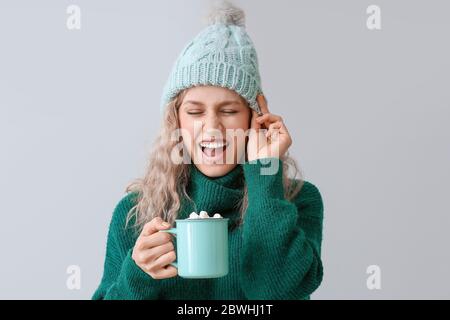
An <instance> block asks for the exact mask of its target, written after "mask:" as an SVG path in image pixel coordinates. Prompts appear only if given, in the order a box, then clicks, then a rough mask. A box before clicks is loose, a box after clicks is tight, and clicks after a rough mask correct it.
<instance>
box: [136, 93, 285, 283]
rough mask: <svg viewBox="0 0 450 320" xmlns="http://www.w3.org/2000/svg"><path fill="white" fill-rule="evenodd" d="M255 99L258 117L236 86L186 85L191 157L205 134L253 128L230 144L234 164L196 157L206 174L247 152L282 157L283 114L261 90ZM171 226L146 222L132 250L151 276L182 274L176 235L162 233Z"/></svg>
mask: <svg viewBox="0 0 450 320" xmlns="http://www.w3.org/2000/svg"><path fill="white" fill-rule="evenodd" d="M257 101H258V104H259V106H260V108H261V111H262V115H260V116H259V115H258V114H257V113H256V111H254V110H252V109H250V108H249V107H248V106H247V104H246V103H245V101H243V100H242V99H241V98H240V96H239V95H238V94H237V93H236V92H235V91H232V90H229V89H226V88H222V87H217V86H199V87H192V88H190V89H188V90H187V92H186V94H185V96H184V98H183V101H182V102H181V105H180V108H179V110H178V118H179V125H180V128H181V129H184V130H186V131H185V132H186V133H189V134H186V135H183V134H182V136H183V141H184V142H185V145H186V149H187V151H188V152H189V155H190V156H191V158H192V159H195V158H196V157H198V156H199V154H201V148H200V147H199V146H198V141H201V140H202V139H205V137H206V138H212V137H215V135H214V134H213V133H212V132H213V131H215V132H217V131H220V132H221V133H222V135H223V137H226V131H225V130H227V129H242V130H248V129H250V131H249V132H250V134H249V135H248V141H247V143H246V146H245V142H242V141H238V140H237V139H230V140H229V145H228V146H227V149H228V148H232V150H233V152H234V153H233V155H234V163H225V161H224V162H223V163H220V164H217V163H213V164H208V163H199V164H195V162H194V164H195V165H196V166H197V168H198V169H199V170H200V171H201V172H202V173H203V174H205V175H206V176H209V177H220V176H223V175H225V174H227V173H228V172H230V171H231V170H233V169H234V168H235V167H236V166H237V165H238V162H237V159H239V157H240V156H242V155H243V153H244V152H246V154H247V160H248V161H252V160H256V159H262V158H267V157H279V156H281V155H284V154H285V153H286V152H287V150H288V148H289V147H290V145H291V144H292V138H291V136H290V134H289V132H288V130H287V128H286V126H285V124H284V122H283V119H282V118H281V117H280V116H278V115H275V114H272V113H270V112H269V109H268V106H267V102H266V99H265V98H264V96H263V95H259V96H258V97H257ZM195 121H199V122H200V123H201V130H200V133H199V134H197V136H195V134H194V125H193V124H194V122H195ZM264 128H267V132H266V134H264V133H262V131H258V130H260V129H264ZM258 132H259V133H258ZM258 136H259V140H258ZM192 147H194V148H192ZM196 148H198V149H196ZM199 150H200V151H199ZM169 228H170V225H169V224H168V223H167V222H165V221H163V219H161V218H160V217H157V218H154V219H153V220H151V221H150V222H148V223H147V224H146V225H145V226H144V228H143V229H142V231H141V234H140V235H139V237H138V239H137V240H136V244H135V246H134V249H133V254H132V258H133V260H134V261H135V263H136V264H137V265H138V266H139V267H140V268H141V269H142V270H143V271H144V272H146V273H147V274H148V275H150V276H151V277H152V278H153V279H166V278H171V277H175V276H177V274H178V272H177V268H175V267H173V266H172V265H170V263H172V262H174V261H175V260H176V254H175V250H174V245H173V243H172V235H171V234H169V233H166V232H158V231H159V230H165V229H169Z"/></svg>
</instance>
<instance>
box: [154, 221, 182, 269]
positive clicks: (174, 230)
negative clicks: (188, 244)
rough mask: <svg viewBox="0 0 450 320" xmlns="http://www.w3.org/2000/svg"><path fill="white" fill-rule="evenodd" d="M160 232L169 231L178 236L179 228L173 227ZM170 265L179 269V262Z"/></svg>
mask: <svg viewBox="0 0 450 320" xmlns="http://www.w3.org/2000/svg"><path fill="white" fill-rule="evenodd" d="M158 232H167V233H171V234H173V235H175V236H176V235H177V228H171V229H167V230H159V231H158ZM170 265H171V266H174V267H175V268H177V269H178V263H176V262H172V263H171V264H170Z"/></svg>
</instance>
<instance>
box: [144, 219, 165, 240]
mask: <svg viewBox="0 0 450 320" xmlns="http://www.w3.org/2000/svg"><path fill="white" fill-rule="evenodd" d="M169 227H170V224H169V223H167V222H165V221H164V220H163V219H162V218H160V217H156V218H153V219H152V221H150V222H148V223H146V224H145V226H144V228H143V229H142V232H141V236H144V237H145V236H149V235H151V234H153V233H155V232H158V231H159V230H164V229H168V228H169Z"/></svg>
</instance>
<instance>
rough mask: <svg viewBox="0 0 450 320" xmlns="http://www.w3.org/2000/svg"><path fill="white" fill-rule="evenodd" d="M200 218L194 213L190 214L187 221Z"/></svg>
mask: <svg viewBox="0 0 450 320" xmlns="http://www.w3.org/2000/svg"><path fill="white" fill-rule="evenodd" d="M199 218H200V217H199V216H198V214H197V213H196V212H191V214H190V215H189V218H188V219H199Z"/></svg>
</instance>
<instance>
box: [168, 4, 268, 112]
mask: <svg viewBox="0 0 450 320" xmlns="http://www.w3.org/2000/svg"><path fill="white" fill-rule="evenodd" d="M207 20H208V23H209V25H208V26H207V27H206V28H205V29H203V30H202V31H201V32H200V33H199V34H198V35H197V36H196V37H195V38H194V39H193V40H192V41H191V42H189V43H188V44H187V45H186V46H185V47H184V49H183V50H182V52H181V54H180V55H179V56H178V58H177V60H176V61H175V63H174V65H173V67H172V71H171V73H170V76H169V79H168V80H167V82H166V84H165V86H164V89H163V94H162V98H161V110H162V111H163V110H164V108H165V106H166V105H167V103H168V102H169V101H170V100H171V99H173V98H174V97H175V96H176V95H177V94H178V93H179V92H180V91H181V90H184V89H186V88H190V87H193V86H199V85H215V86H221V87H225V88H228V89H231V90H234V91H236V92H237V93H238V94H240V95H241V96H242V97H243V98H244V99H245V100H247V101H248V103H249V106H250V108H252V109H253V110H255V111H256V112H258V113H260V112H261V110H260V108H259V106H258V103H257V101H256V97H257V95H258V94H260V93H262V89H261V78H260V74H259V66H258V57H257V54H256V50H255V48H254V45H253V42H252V40H251V39H250V37H249V36H248V34H247V32H246V30H245V13H244V11H242V9H240V8H238V7H236V6H234V5H232V4H231V3H230V2H228V1H222V2H221V3H220V4H219V5H217V6H216V7H215V8H214V9H213V10H212V11H211V12H210V14H209V15H208V17H207Z"/></svg>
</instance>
